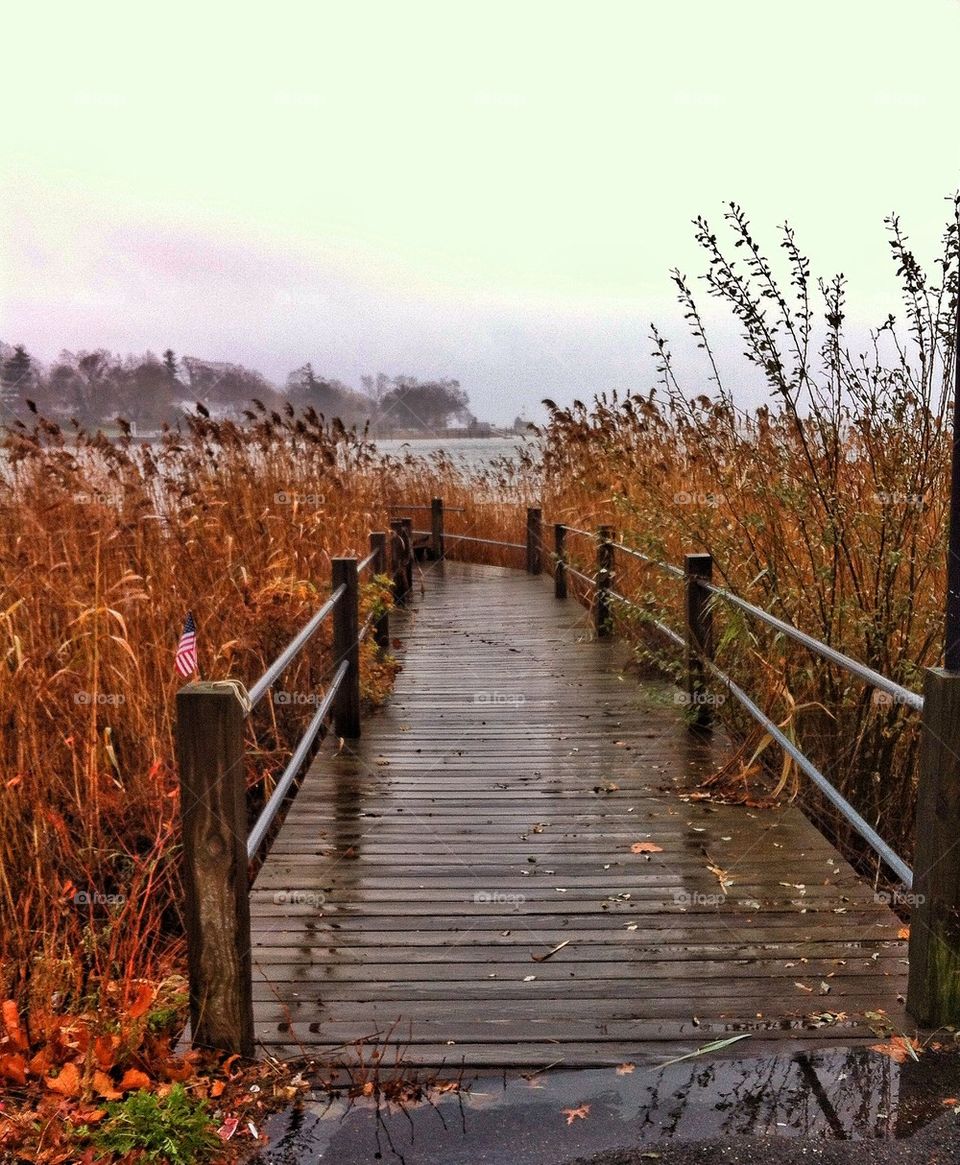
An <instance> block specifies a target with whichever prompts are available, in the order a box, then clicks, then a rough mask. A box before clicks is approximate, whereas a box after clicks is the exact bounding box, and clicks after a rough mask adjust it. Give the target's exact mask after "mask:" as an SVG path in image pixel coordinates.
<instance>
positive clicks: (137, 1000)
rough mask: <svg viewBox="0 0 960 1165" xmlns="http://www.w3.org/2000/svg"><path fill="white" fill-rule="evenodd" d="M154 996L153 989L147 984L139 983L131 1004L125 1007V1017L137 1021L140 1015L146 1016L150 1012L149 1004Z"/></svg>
mask: <svg viewBox="0 0 960 1165" xmlns="http://www.w3.org/2000/svg"><path fill="white" fill-rule="evenodd" d="M154 994H155V992H154V989H153V987H151V986H150V984H149V983H140V984H139V985H138V986H137V993H136V995H135V996H134V999H133V1002H132V1003H131V1004H130V1005H129V1006H128V1007H127V1015H129V1016H130V1018H131V1019H139V1018H140V1016H141V1015H146V1014H147V1012H148V1011H149V1010H150V1004H151V1003H153V997H154Z"/></svg>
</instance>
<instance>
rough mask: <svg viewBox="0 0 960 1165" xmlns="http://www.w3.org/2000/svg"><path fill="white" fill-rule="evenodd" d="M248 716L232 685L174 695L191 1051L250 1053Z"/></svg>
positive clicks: (198, 686) (211, 685) (206, 686)
mask: <svg viewBox="0 0 960 1165" xmlns="http://www.w3.org/2000/svg"><path fill="white" fill-rule="evenodd" d="M243 721H244V709H243V706H242V704H241V702H240V698H239V696H238V693H237V688H236V686H235V685H233V684H226V683H195V684H187V685H186V686H185V687H183V688H181V689H180V691H179V692H177V720H176V754H177V766H178V769H179V773H180V820H181V829H182V838H183V887H184V899H183V907H184V922H185V925H186V935H187V967H188V974H189V980H190V1028H191V1034H192V1039H193V1044H194V1047H197V1048H216V1049H218V1050H220V1051H223V1052H230V1053H239V1054H240V1055H241V1056H252V1055H253V1050H254V1049H253V983H252V967H251V956H250V898H249V872H248V864H247V803H246V774H245V772H244V745H243Z"/></svg>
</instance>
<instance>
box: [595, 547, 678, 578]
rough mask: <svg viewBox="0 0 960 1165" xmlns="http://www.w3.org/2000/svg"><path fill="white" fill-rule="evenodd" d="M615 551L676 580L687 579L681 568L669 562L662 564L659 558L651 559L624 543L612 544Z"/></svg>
mask: <svg viewBox="0 0 960 1165" xmlns="http://www.w3.org/2000/svg"><path fill="white" fill-rule="evenodd" d="M610 545H611V546H612V547H613V548H614V550H622V551H623V553H624V554H629V555H631V557H633V558H639V559H640V560H641V561H642V562H646V563H647V564H648V565H650V566H655V567H657V568H658V569H659V570H664V571H666V572H667V574H672V575H673V576H674V578H686V575H685V574H684V572H683V571H682V570H681V569H680V567H679V566H674V565H673V564H672V563H669V562H660V560H659V559H657V558H651V557H650V555H649V554H644V553H643V551H642V550H635V549H634V548H633V547H632V546H624V544H623V543H622V542H612V543H611V544H610Z"/></svg>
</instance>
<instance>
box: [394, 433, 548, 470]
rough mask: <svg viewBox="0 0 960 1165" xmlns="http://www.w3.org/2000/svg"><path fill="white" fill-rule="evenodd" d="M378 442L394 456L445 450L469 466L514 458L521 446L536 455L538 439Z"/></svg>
mask: <svg viewBox="0 0 960 1165" xmlns="http://www.w3.org/2000/svg"><path fill="white" fill-rule="evenodd" d="M376 444H377V448H378V449H382V450H383V452H384V453H392V454H393V455H394V456H395V457H397V456H400V457H402V456H403V455H404V454H405V453H412V454H414V455H415V456H417V457H429V456H430V454H432V453H438V452H441V451H442V452H444V453H446V454H447V455H448V456H449V457H452V458H453V459H454V460H455V461H458V462H462V463H463V464H464V465H465V466H467V467H470V468H474V467H480V466H483V465H489V464H490V463H491V462H492V461H497V460H499V459H500V458H509V459H511V460H513V459H515V458H516V457H517V454H518V452H519V451H520V450H521V449H527V450H528V451H529V452H531V453H534V454H536V453H537V452H538V444H537V442H536V440H535V439H532V438H529V437H520V436H517V437H411V438H402V439H401V438H385V439H383V440H380V441H377V443H376Z"/></svg>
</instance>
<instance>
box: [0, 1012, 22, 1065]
mask: <svg viewBox="0 0 960 1165" xmlns="http://www.w3.org/2000/svg"><path fill="white" fill-rule="evenodd" d="M0 1011H2V1014H3V1026H4V1027H5V1028H6V1032H7V1038H8V1039H9V1040H10V1042H11V1043H12V1044H13V1046H14V1047H15V1048H16V1049H17V1051H18V1052H25V1051H26V1050H27V1037H26V1036H25V1035H24V1033H23V1028H22V1027H21V1026H20V1013H19V1011H18V1010H17V1005H16V1003H15V1002H14V1001H13V1000H12V999H5V1000H4V1001H3V1007H2V1009H0Z"/></svg>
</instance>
